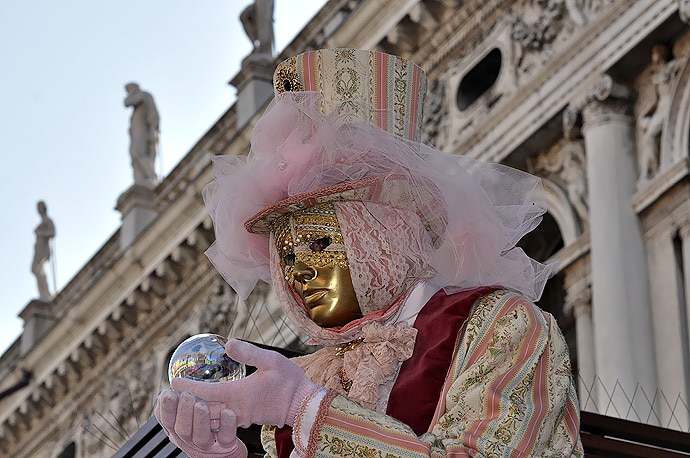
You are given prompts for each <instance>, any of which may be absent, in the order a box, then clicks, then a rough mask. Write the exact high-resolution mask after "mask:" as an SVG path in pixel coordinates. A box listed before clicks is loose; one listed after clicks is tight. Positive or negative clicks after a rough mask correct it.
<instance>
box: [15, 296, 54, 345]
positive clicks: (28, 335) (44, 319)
mask: <svg viewBox="0 0 690 458" xmlns="http://www.w3.org/2000/svg"><path fill="white" fill-rule="evenodd" d="M19 317H20V318H21V319H23V320H24V330H23V331H22V340H21V347H20V354H22V355H25V354H27V353H28V352H29V351H30V350H31V349H32V348H33V347H34V345H35V344H36V343H37V342H38V341H39V340H41V338H42V337H43V336H44V335H45V333H46V332H48V330H49V329H50V328H52V327H53V325H54V324H55V314H54V313H53V310H52V308H51V304H50V303H49V302H44V301H41V300H33V301H31V302H29V305H27V306H26V307H25V308H24V310H22V311H21V312H19Z"/></svg>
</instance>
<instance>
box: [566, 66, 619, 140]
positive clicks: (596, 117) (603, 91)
mask: <svg viewBox="0 0 690 458" xmlns="http://www.w3.org/2000/svg"><path fill="white" fill-rule="evenodd" d="M631 96H632V92H631V91H630V89H629V88H628V87H627V86H625V85H623V84H620V83H617V82H616V81H614V79H613V78H611V76H610V75H607V74H603V75H601V76H600V77H599V78H598V79H597V80H596V81H595V82H594V84H593V85H592V86H591V87H590V89H589V90H588V91H587V92H585V93H584V94H583V95H582V96H580V97H578V98H576V99H575V100H573V101H572V102H571V103H570V104H568V106H567V107H566V108H565V110H564V112H563V135H564V137H565V138H567V139H571V140H573V139H576V138H578V137H579V136H580V124H581V123H585V124H590V125H593V124H596V123H599V122H602V121H605V120H607V119H608V118H609V117H610V116H613V115H623V116H628V115H631V114H632V109H631V106H630V103H629V99H630V98H631Z"/></svg>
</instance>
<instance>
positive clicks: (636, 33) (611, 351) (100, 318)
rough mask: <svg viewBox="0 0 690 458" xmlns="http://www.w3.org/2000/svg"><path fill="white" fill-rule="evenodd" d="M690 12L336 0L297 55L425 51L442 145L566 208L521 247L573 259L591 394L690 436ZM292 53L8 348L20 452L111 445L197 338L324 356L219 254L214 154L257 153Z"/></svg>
mask: <svg viewBox="0 0 690 458" xmlns="http://www.w3.org/2000/svg"><path fill="white" fill-rule="evenodd" d="M689 21H690V2H688V1H686V0H463V1H460V0H393V1H389V2H380V1H376V0H330V1H329V2H328V3H327V4H326V5H325V6H324V8H323V9H322V10H321V11H320V12H319V13H318V14H317V15H316V16H315V17H314V18H313V19H312V20H311V21H310V22H309V24H308V25H307V26H306V27H305V28H304V30H303V31H302V32H301V33H300V34H299V35H298V36H297V37H296V38H295V39H294V41H293V42H292V43H291V44H290V45H288V47H287V48H286V49H285V50H283V51H282V53H281V55H280V56H277V57H276V62H277V61H280V60H282V59H283V58H285V57H288V56H291V55H294V54H297V53H299V52H302V51H304V50H308V49H315V48H322V47H355V48H365V49H377V50H381V51H384V52H390V53H393V54H397V55H401V56H404V57H407V58H409V59H410V60H412V61H414V62H415V63H417V64H419V65H421V66H422V67H423V68H424V69H425V70H426V71H427V73H428V76H429V81H430V94H429V96H428V98H427V105H426V107H425V112H426V114H425V116H426V125H425V133H426V135H427V136H428V138H429V141H430V142H432V143H433V144H435V145H436V146H437V147H438V148H439V149H443V150H447V151H452V152H454V153H457V154H466V155H469V156H472V157H474V158H478V159H482V160H485V161H496V162H502V163H505V164H508V165H511V166H514V167H517V168H520V169H523V170H528V171H530V172H532V173H535V174H537V175H539V176H541V177H542V178H543V181H544V187H545V189H546V192H547V196H548V214H547V215H546V216H545V218H544V221H543V223H542V224H541V225H540V226H539V227H538V228H537V229H536V231H535V232H534V233H532V234H530V235H529V236H528V237H526V238H525V240H524V241H523V242H522V246H523V248H524V249H525V250H526V251H527V252H528V253H530V254H531V255H532V256H533V257H535V258H537V259H539V260H549V259H551V260H557V261H558V262H559V272H558V274H557V275H556V276H555V277H554V278H553V279H552V280H551V281H550V282H549V285H548V286H547V290H546V292H545V294H544V297H543V298H542V300H541V301H540V303H539V305H540V306H542V307H543V308H545V309H547V310H549V311H550V312H552V313H553V314H554V315H555V316H556V317H557V319H558V321H559V324H560V326H561V327H562V328H563V330H564V333H565V335H566V338H567V340H568V342H569V345H570V347H571V353H572V359H573V363H574V367H575V369H576V375H577V377H578V381H579V393H580V400H581V406H582V409H583V410H587V411H592V412H598V413H602V414H605V415H609V416H614V417H622V418H626V419H630V420H634V421H638V422H643V423H651V424H656V425H660V426H663V427H665V428H671V429H677V430H682V431H690V408H688V406H689V404H690V401H689V399H690V339H689V335H690V317H688V315H689V314H690V308H689V306H688V303H690V298H689V296H690V174H689V166H688V154H689V153H690V65H689V64H688V60H687V56H688V54H689V53H690V26H688V22H689ZM271 68H272V65H266V63H265V62H264V63H261V65H259V64H257V63H256V62H252V61H251V60H247V61H246V62H245V65H244V67H243V69H242V70H241V72H240V74H238V75H237V76H236V77H235V78H234V79H233V81H232V83H233V84H234V85H235V86H236V87H237V88H238V97H239V98H238V102H237V103H235V104H234V105H233V106H231V107H230V108H229V109H228V111H227V112H226V113H225V114H224V115H223V116H222V117H221V119H219V120H218V122H217V123H216V124H214V125H213V126H211V127H210V128H209V130H208V132H207V133H206V134H205V135H203V136H202V137H201V139H200V140H199V141H198V143H197V144H196V145H195V146H194V147H193V148H192V149H191V150H190V151H189V153H188V154H187V155H186V157H185V158H184V159H182V160H181V162H180V163H179V164H178V165H177V166H176V167H175V169H174V170H173V171H172V172H171V173H170V174H169V175H168V176H167V177H166V178H165V179H164V180H162V181H161V182H160V183H159V184H158V185H157V187H156V188H155V189H154V190H153V191H152V192H150V193H142V192H140V190H137V189H134V188H133V189H130V190H128V191H127V192H125V193H124V194H123V196H122V197H121V198H120V200H119V201H118V208H119V209H121V211H122V212H123V228H122V229H121V230H120V231H118V232H116V233H115V234H114V235H113V237H112V238H111V239H110V240H108V241H106V242H105V244H104V245H103V246H102V248H101V249H100V250H99V251H98V252H97V253H96V254H95V255H94V256H93V258H92V259H91V260H90V261H89V262H88V263H87V264H86V265H85V266H84V267H83V269H82V270H81V271H80V272H79V273H78V274H77V275H76V276H75V277H74V278H73V279H72V280H71V281H70V282H69V284H68V285H67V286H66V287H65V288H64V289H63V290H62V291H61V292H60V293H59V294H58V295H57V296H56V297H55V298H54V299H53V301H52V302H51V303H50V304H45V303H41V302H32V303H30V304H29V305H28V306H27V307H26V309H25V310H24V311H23V312H22V314H21V316H22V318H23V319H24V320H25V328H24V333H23V335H22V336H21V337H20V339H18V340H17V341H16V342H15V343H14V344H13V345H12V346H11V347H10V348H9V349H8V350H7V352H6V353H5V354H4V355H3V356H2V358H1V359H0V392H2V399H0V455H2V456H13V457H46V458H54V457H61V458H68V457H90V456H110V455H112V453H114V451H115V450H117V448H119V446H120V445H122V444H123V443H124V442H125V441H126V440H127V439H128V438H129V437H130V436H131V435H132V434H133V433H134V432H135V431H136V430H137V429H138V428H139V426H140V425H141V424H143V423H144V422H145V421H146V420H147V419H148V418H150V416H151V411H152V407H153V402H154V401H155V397H156V395H157V393H158V392H159V391H160V390H161V389H162V388H164V387H165V386H166V385H167V376H166V369H167V360H168V358H169V355H170V354H171V352H172V350H173V349H174V348H175V346H176V345H177V344H178V343H179V342H180V341H182V340H183V339H184V338H185V337H187V336H189V335H192V334H195V333H198V332H206V331H211V332H217V333H221V334H232V335H234V336H236V337H240V338H245V339H249V340H253V341H257V342H262V343H265V344H269V345H273V346H278V347H291V348H294V349H305V347H304V344H303V343H302V342H303V340H304V339H303V338H302V337H301V336H299V335H298V334H297V333H296V332H295V331H294V330H293V329H292V328H291V327H290V326H289V324H288V323H285V321H284V320H283V318H282V315H281V313H280V310H279V308H278V306H277V304H276V300H275V297H274V296H273V294H272V291H271V288H270V287H268V285H265V284H264V285H260V286H259V287H257V289H256V290H255V291H254V293H253V294H252V296H251V297H250V298H249V299H248V301H247V302H246V303H245V302H244V301H241V300H239V299H238V298H237V297H236V295H235V294H234V292H233V291H232V290H231V289H230V288H229V287H228V286H227V285H226V284H225V283H224V282H223V281H222V279H221V278H220V277H219V275H218V274H217V273H216V271H215V270H214V269H213V267H212V265H211V264H210V263H209V262H208V261H207V259H206V258H205V256H204V254H203V252H204V250H205V249H206V248H207V247H208V246H209V244H210V243H211V242H212V240H213V229H212V227H211V222H210V219H209V217H208V215H207V212H206V209H205V208H204V205H203V202H202V200H201V190H202V188H203V187H204V185H206V184H207V183H208V182H209V181H210V176H211V166H210V159H211V157H212V156H214V155H218V154H246V152H247V151H248V148H249V138H250V134H251V127H252V125H253V123H254V121H255V120H256V117H257V116H258V113H260V111H261V109H262V108H263V104H264V103H265V102H266V101H267V100H268V99H269V98H270V95H271V94H270V91H271V87H270V83H268V82H267V81H270V73H271ZM267 78H268V79H267ZM238 107H241V112H239V111H238V110H239V108H238ZM29 373H30V374H31V376H30V377H27V374H29Z"/></svg>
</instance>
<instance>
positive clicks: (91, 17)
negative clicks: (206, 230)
mask: <svg viewBox="0 0 690 458" xmlns="http://www.w3.org/2000/svg"><path fill="white" fill-rule="evenodd" d="M250 3H251V1H248V0H200V1H198V2H181V1H176V0H144V1H141V0H120V1H117V2H100V1H88V0H60V1H59V2H56V1H52V0H36V1H31V2H21V1H19V0H2V1H0V62H1V64H0V69H1V70H0V154H2V162H1V163H2V169H1V170H2V179H1V180H0V214H1V215H2V220H1V221H2V222H1V224H2V234H1V235H2V236H1V237H0V253H2V255H1V256H0V280H1V282H2V283H1V284H0V285H1V289H0V291H1V292H0V352H4V350H5V349H6V348H7V346H9V345H10V344H11V343H12V342H13V341H14V340H15V339H16V338H17V337H18V336H19V335H20V334H21V330H22V321H21V320H20V319H19V318H18V317H17V314H18V313H19V312H20V311H21V310H22V309H23V308H24V307H25V306H26V305H27V304H28V303H29V301H30V300H31V299H33V298H35V297H37V288H36V284H35V279H34V276H33V275H32V274H31V271H30V265H31V259H32V256H33V243H34V234H33V231H34V228H35V227H36V226H37V225H38V223H39V222H40V218H39V216H38V213H37V212H36V202H38V201H39V200H44V201H45V202H46V203H47V206H48V214H49V216H50V217H51V218H52V219H53V221H54V222H55V225H56V228H57V237H56V238H55V241H54V246H55V267H56V272H57V275H56V280H57V281H56V284H57V289H58V290H60V289H61V288H62V287H63V286H64V285H65V284H66V283H68V282H69V280H70V279H71V278H72V277H73V275H74V274H75V273H76V272H78V271H79V269H80V268H81V267H82V266H83V265H84V264H85V263H86V262H87V261H88V260H89V259H90V258H91V256H92V255H93V254H94V253H95V252H96V251H97V250H98V249H99V248H100V246H101V245H102V244H103V243H105V241H106V240H107V239H108V238H109V237H110V236H111V235H112V234H113V233H114V232H115V231H116V230H117V228H118V227H119V224H120V214H119V213H118V212H117V211H115V209H114V207H115V203H116V201H117V198H118V196H119V195H120V194H121V193H122V192H123V191H125V190H126V189H127V188H128V187H129V186H130V185H131V184H132V182H133V179H132V171H131V167H130V164H129V153H128V145H129V137H128V133H127V129H128V124H129V116H130V113H131V109H127V108H125V107H124V105H123V100H124V97H125V91H124V85H125V84H126V83H128V82H130V81H135V82H138V83H139V84H140V85H141V87H142V89H144V90H146V91H148V92H150V93H152V94H153V96H154V98H155V100H156V104H157V106H158V110H159V112H160V115H161V145H160V149H161V157H160V159H159V162H158V164H157V170H159V173H162V174H163V175H165V174H167V173H168V172H169V171H170V170H171V169H172V168H173V167H174V166H175V164H176V163H177V162H178V161H179V160H180V159H181V158H182V157H183V156H184V154H185V153H186V152H187V151H188V150H189V149H190V148H191V147H192V146H193V145H194V144H195V143H196V141H197V140H198V139H199V138H200V137H201V136H202V135H203V134H204V133H205V132H206V130H208V128H209V127H210V126H211V125H212V124H213V123H214V122H215V121H216V120H217V119H218V118H219V117H220V116H221V115H222V114H223V113H224V112H225V111H226V110H227V109H228V107H230V106H231V104H232V103H233V101H234V98H235V93H236V91H235V88H233V87H232V86H230V85H228V81H230V79H231V78H232V77H233V76H234V75H235V74H236V73H237V71H238V70H239V66H240V63H241V60H242V58H243V57H245V56H246V55H247V54H248V53H249V52H250V51H251V45H250V43H249V40H248V39H247V37H246V35H245V34H244V31H243V29H242V25H241V23H240V21H239V14H240V12H241V11H242V9H244V7H246V6H247V5H248V4H250ZM324 3H325V0H299V1H296V0H275V12H274V20H275V35H276V48H277V50H278V51H280V50H281V49H283V48H284V47H285V46H286V45H287V44H288V43H289V42H290V41H291V40H292V38H293V37H294V36H295V34H296V33H297V32H298V31H299V30H300V29H301V28H302V27H303V25H304V24H306V22H308V21H309V19H311V18H312V17H313V15H314V14H315V13H316V12H317V11H318V9H319V8H320V7H321V6H322V5H323V4H324ZM297 5H299V7H298V8H297ZM49 283H50V284H51V287H52V285H53V279H52V278H50V277H49Z"/></svg>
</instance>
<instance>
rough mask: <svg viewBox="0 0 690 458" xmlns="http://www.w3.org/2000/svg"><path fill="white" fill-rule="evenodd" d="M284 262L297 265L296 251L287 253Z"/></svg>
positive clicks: (288, 264)
mask: <svg viewBox="0 0 690 458" xmlns="http://www.w3.org/2000/svg"><path fill="white" fill-rule="evenodd" d="M283 263H284V264H285V265H286V266H294V265H295V253H290V254H287V255H285V256H284V257H283Z"/></svg>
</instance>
